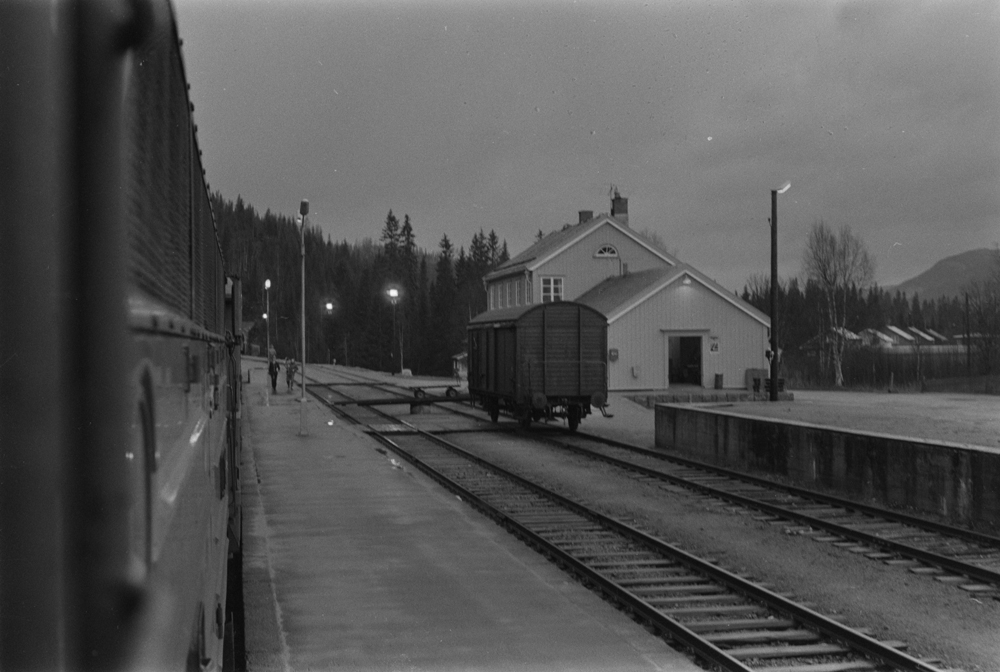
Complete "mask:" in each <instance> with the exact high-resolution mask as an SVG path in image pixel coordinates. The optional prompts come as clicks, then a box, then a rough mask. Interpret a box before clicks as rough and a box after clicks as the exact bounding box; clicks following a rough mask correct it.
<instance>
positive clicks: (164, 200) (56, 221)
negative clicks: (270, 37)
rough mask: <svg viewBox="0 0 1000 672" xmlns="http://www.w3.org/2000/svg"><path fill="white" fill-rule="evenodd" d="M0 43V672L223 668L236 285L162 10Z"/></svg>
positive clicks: (32, 13) (94, 11)
mask: <svg viewBox="0 0 1000 672" xmlns="http://www.w3.org/2000/svg"><path fill="white" fill-rule="evenodd" d="M126 5H127V6H126ZM0 26H3V27H4V28H5V29H6V28H8V27H9V30H7V31H6V32H5V33H4V35H3V38H2V39H0V64H3V67H0V91H3V92H5V93H4V99H3V104H0V128H2V129H4V131H3V132H4V133H5V136H4V142H0V171H3V179H0V203H3V208H2V211H3V214H4V217H5V219H4V221H3V224H2V225H0V315H2V316H3V317H2V318H0V484H2V486H0V556H2V558H0V670H21V669H41V670H49V669H52V670H116V669H120V670H221V669H233V666H234V665H238V664H240V661H241V656H240V654H239V637H240V636H239V634H238V632H239V625H238V623H239V613H240V609H241V606H240V605H241V604H242V603H241V590H242V584H241V582H240V574H239V572H240V568H241V546H240V544H241V538H242V537H241V516H240V490H239V483H240V480H239V459H240V444H239V440H240V425H239V422H240V416H239V411H240V406H239V400H240V362H239V352H238V345H239V339H238V338H237V335H238V334H239V333H240V332H241V330H242V325H241V321H240V314H241V305H240V284H239V281H238V279H236V278H230V279H229V281H228V282H227V279H226V275H225V263H224V262H225V260H224V259H223V256H222V250H221V248H220V244H219V237H218V231H217V230H216V225H215V220H214V216H213V213H212V209H211V205H210V200H209V191H208V185H207V184H206V182H205V177H204V173H203V170H202V164H201V159H200V152H199V150H198V143H197V135H196V130H197V129H196V127H195V125H194V121H193V117H192V110H193V107H192V104H191V101H190V100H189V98H188V86H187V81H186V77H185V74H184V64H183V59H182V56H181V52H180V40H179V38H178V35H177V27H176V22H175V21H174V15H173V9H172V7H171V5H170V4H169V2H168V1H167V0H151V1H149V2H140V3H131V4H129V3H121V2H115V1H113V0H88V1H87V2H58V3H39V2H13V3H11V2H0ZM8 90H9V91H17V94H16V95H13V96H10V95H7V94H6V92H7V91H8ZM8 221H9V222H10V225H8Z"/></svg>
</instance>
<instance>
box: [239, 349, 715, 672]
mask: <svg viewBox="0 0 1000 672" xmlns="http://www.w3.org/2000/svg"><path fill="white" fill-rule="evenodd" d="M249 369H253V370H252V371H251V372H250V373H251V378H250V379H251V381H252V382H251V383H250V384H247V385H245V388H244V391H245V406H244V415H243V420H244V421H243V432H244V455H243V470H242V485H243V493H244V494H243V498H244V499H243V503H244V516H245V518H244V539H245V545H244V570H243V571H244V604H245V611H246V652H247V668H248V670H250V671H251V672H261V671H264V670H268V671H270V670H282V671H285V670H327V669H334V668H341V669H351V670H362V671H364V670H373V671H374V670H379V671H382V670H505V671H507V670H510V671H519V670H524V671H528V670H532V671H533V670H583V671H586V670H666V671H672V672H687V671H692V672H693V671H694V670H698V669H700V668H698V667H697V666H695V665H694V663H693V662H691V661H690V660H689V659H688V658H687V657H685V656H684V655H682V654H680V653H679V652H677V651H675V650H674V649H672V648H670V647H669V646H668V645H667V644H666V643H665V642H664V641H663V640H661V639H659V638H658V637H654V636H652V635H651V634H649V633H648V632H647V631H646V630H645V629H644V628H642V627H641V626H640V625H638V624H637V623H635V622H633V621H632V620H630V619H629V618H628V617H627V616H625V615H624V614H622V613H621V612H619V611H618V610H616V609H615V608H614V607H612V606H611V605H610V604H608V603H607V602H604V601H603V600H602V599H600V598H599V597H597V596H596V595H595V594H593V593H591V592H590V591H588V590H586V589H585V588H583V587H582V586H581V585H579V584H578V583H576V582H575V581H574V580H573V579H572V578H570V577H569V576H568V575H566V574H565V573H563V572H562V571H561V570H559V569H558V568H557V567H555V566H554V565H552V564H550V563H549V562H547V561H546V560H545V559H544V558H542V557H541V556H540V555H538V554H537V553H535V552H534V551H532V550H531V549H530V548H528V547H527V546H525V545H524V544H522V543H521V542H520V541H518V540H517V539H516V538H514V537H513V536H511V535H509V534H508V533H507V532H505V531H504V530H502V529H501V528H500V527H498V526H496V525H495V524H494V523H493V522H492V521H490V520H488V519H486V518H485V517H483V516H481V515H480V514H479V513H477V512H476V511H475V510H473V509H472V508H471V507H470V506H468V505H466V504H464V503H463V502H461V501H460V500H458V499H457V498H456V497H455V496H454V495H452V494H450V493H448V492H446V491H445V490H444V489H443V488H441V487H440V486H438V485H437V484H436V483H434V482H433V481H431V480H430V479H429V478H427V477H425V476H424V475H423V474H421V473H420V472H418V471H416V470H415V469H413V468H412V467H411V466H410V465H409V464H406V463H402V462H401V461H400V460H399V458H397V457H396V456H394V455H393V454H392V453H391V452H388V451H386V450H385V449H384V448H382V446H381V445H380V444H378V443H377V442H376V441H374V440H373V439H372V438H370V437H368V436H367V435H365V434H364V433H363V432H362V431H361V430H360V429H358V428H356V427H353V426H350V425H347V424H346V423H344V422H342V421H340V420H338V419H335V418H334V417H333V416H332V414H331V413H330V412H329V411H328V410H327V409H325V408H323V407H322V406H320V405H319V404H317V403H315V402H310V403H306V404H305V413H304V418H305V428H306V431H307V435H306V436H300V435H299V428H300V409H301V404H300V402H299V401H298V396H297V395H296V394H295V393H289V392H287V391H286V390H284V389H283V388H284V385H283V384H279V387H278V393H277V394H273V393H271V390H270V386H269V385H268V384H267V383H266V381H267V376H266V374H265V371H264V365H263V363H262V362H258V361H253V360H249V361H246V362H244V380H246V375H247V371H248V370H249ZM279 383H284V380H283V376H282V379H281V380H279ZM642 410H645V409H642ZM649 432H650V433H652V426H651V424H650V427H649Z"/></svg>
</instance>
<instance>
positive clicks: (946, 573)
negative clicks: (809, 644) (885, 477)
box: [545, 434, 1000, 597]
mask: <svg viewBox="0 0 1000 672" xmlns="http://www.w3.org/2000/svg"><path fill="white" fill-rule="evenodd" d="M545 440H546V441H547V442H548V443H549V444H551V445H555V446H557V447H559V448H561V449H563V450H567V451H572V452H573V453H575V454H578V455H582V456H585V457H588V458H590V459H594V460H600V461H602V462H604V463H607V464H612V465H614V466H616V467H619V468H621V469H625V470H627V471H630V472H632V473H633V474H637V475H638V476H639V477H640V478H643V479H646V480H650V479H651V480H653V481H659V482H664V483H670V484H673V485H679V486H682V487H684V488H687V489H690V490H692V491H694V492H698V493H700V494H702V495H707V496H710V497H713V498H716V499H718V500H720V501H724V502H728V503H731V504H736V505H738V506H742V507H747V508H749V509H753V510H756V511H759V512H761V513H763V514H765V515H767V516H770V517H771V519H772V520H774V521H786V522H788V523H791V524H792V525H793V527H791V528H789V530H790V532H791V533H795V534H802V535H806V536H811V537H812V538H814V539H816V540H817V541H824V542H828V543H833V544H836V545H838V546H841V547H844V548H845V549H846V550H849V551H851V552H854V553H858V554H863V555H865V556H866V557H869V558H871V559H873V560H880V561H882V562H886V563H888V564H891V565H896V566H901V567H905V568H907V569H909V570H910V571H911V572H913V573H915V574H923V575H929V576H933V577H934V578H935V579H937V580H939V581H943V582H946V583H955V584H956V585H958V587H959V588H961V589H963V590H965V591H967V592H969V593H972V594H975V595H978V596H988V597H1000V538H997V537H993V536H990V535H986V534H981V533H978V532H974V531H972V530H966V529H963V528H956V527H952V526H949V525H944V524H941V523H936V522H934V521H929V520H925V519H923V518H917V517H915V516H909V515H906V514H903V513H899V512H896V511H889V510H886V509H881V508H878V507H872V506H866V505H864V504H860V503H857V502H852V501H849V500H845V499H842V498H838V497H834V496H830V495H824V494H821V493H817V492H814V491H810V490H805V489H802V488H796V487H794V486H788V485H783V484H778V483H774V482H772V481H768V480H766V479H760V478H755V477H753V476H749V475H747V474H742V473H739V472H734V471H730V470H727V469H723V468H720V467H715V466H712V465H707V464H703V463H700V462H697V461H694V460H689V459H686V458H682V457H677V456H673V455H667V454H664V453H663V452H662V451H655V450H649V449H645V448H640V447H638V446H632V445H628V444H624V443H620V442H616V441H612V440H609V439H605V438H602V437H597V436H591V435H583V434H581V435H578V436H575V437H573V438H571V439H563V438H559V439H556V438H553V437H551V436H548V437H546V438H545Z"/></svg>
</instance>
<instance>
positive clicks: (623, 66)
mask: <svg viewBox="0 0 1000 672" xmlns="http://www.w3.org/2000/svg"><path fill="white" fill-rule="evenodd" d="M177 15H178V23H179V29H180V35H181V38H182V39H183V40H184V46H183V50H184V57H185V62H186V67H187V74H188V79H189V81H190V83H191V87H192V98H193V101H194V104H195V108H196V109H195V121H196V123H197V124H198V127H199V140H200V145H201V149H202V150H203V152H204V163H205V168H206V170H207V174H208V180H209V182H210V184H211V186H212V188H213V189H218V190H220V191H221V192H222V194H223V195H224V196H225V197H227V198H230V199H233V200H235V199H236V196H237V195H242V197H243V199H244V200H245V201H247V202H249V203H251V204H252V205H253V206H255V207H256V208H258V209H259V210H260V211H264V210H267V209H270V210H272V211H275V212H281V213H285V214H289V215H291V214H294V212H295V211H296V210H297V207H298V202H299V200H300V199H302V198H308V199H309V200H310V203H311V207H312V213H311V214H312V223H313V224H315V225H318V226H320V227H322V229H323V230H324V231H325V232H327V233H329V234H330V235H331V236H332V237H333V238H334V240H345V239H346V240H348V241H355V240H359V239H362V238H365V237H372V238H377V237H378V234H379V231H380V229H381V226H382V223H383V222H384V220H385V216H386V214H387V212H388V211H389V209H390V208H392V210H393V211H394V212H395V213H396V214H397V215H398V216H399V218H400V219H402V216H403V214H404V213H406V214H409V215H410V218H411V221H412V222H413V226H414V229H415V232H416V235H417V243H418V245H420V246H421V247H424V248H426V249H436V247H437V244H438V241H439V240H440V239H441V236H442V234H447V235H448V237H449V238H450V239H451V240H452V242H453V243H454V244H455V247H456V249H457V248H458V246H459V245H465V246H466V247H467V246H468V244H469V241H470V240H471V237H472V234H473V232H475V231H478V230H479V229H480V228H482V229H484V230H486V231H489V230H490V229H494V230H496V232H497V234H498V235H499V236H500V237H501V238H503V239H506V240H507V243H508V246H509V248H510V252H511V254H512V255H513V254H517V253H518V252H520V251H521V250H523V249H524V248H526V247H527V246H529V245H530V244H531V243H532V242H533V239H534V236H535V233H536V232H537V231H538V230H539V229H542V230H543V231H546V232H548V231H551V230H553V229H556V228H559V227H560V226H561V225H562V224H563V223H566V222H573V221H576V219H577V214H576V213H577V211H578V210H594V211H596V212H607V211H608V210H609V209H610V207H609V200H608V190H609V185H611V184H615V185H617V187H618V188H619V190H620V191H621V193H622V195H623V196H626V197H627V198H628V199H629V215H630V220H631V224H632V227H633V228H635V229H637V230H639V231H643V230H649V231H655V232H656V233H658V234H659V236H660V237H661V238H662V239H663V240H664V241H665V242H666V244H667V245H668V247H670V248H672V249H673V250H675V251H676V252H677V253H678V254H679V256H680V258H681V260H682V261H685V262H687V263H690V264H692V265H693V266H695V267H696V268H699V269H700V270H702V271H704V272H705V273H707V274H708V275H710V276H712V277H714V278H715V279H716V280H718V281H719V282H721V283H722V284H723V285H725V286H727V287H730V288H732V289H740V288H742V286H743V284H744V282H745V281H746V278H747V277H748V276H749V275H750V274H752V273H767V272H769V271H768V269H769V263H770V262H769V259H770V257H769V254H770V251H769V250H770V247H769V245H770V239H769V235H768V225H767V218H768V217H769V216H770V189H772V188H776V187H778V186H780V185H781V184H782V183H783V182H784V181H786V180H791V182H792V187H791V190H789V191H788V193H786V194H784V195H783V196H780V197H779V204H778V231H779V244H778V247H779V255H780V258H779V265H780V273H781V275H782V276H788V275H801V268H802V263H801V262H802V253H803V247H804V243H805V239H806V235H807V233H808V230H809V227H810V226H811V225H812V224H813V222H815V221H816V220H818V219H820V218H822V219H823V220H825V221H826V222H827V223H828V224H830V225H831V226H833V227H835V228H836V227H840V226H841V225H844V224H848V225H850V226H851V227H852V228H853V229H854V231H855V232H856V233H857V234H859V235H860V236H861V237H862V238H863V239H864V241H865V242H866V243H867V244H868V247H869V249H870V250H871V252H873V253H874V255H875V256H876V258H877V263H878V270H877V280H878V282H879V283H880V284H883V285H887V284H894V283H897V282H901V281H903V280H905V279H907V278H909V277H912V276H914V275H916V274H918V273H920V272H922V271H924V270H926V269H927V268H928V267H930V266H931V265H932V264H933V263H934V262H935V261H937V260H938V259H941V258H943V257H946V256H949V255H952V254H956V253H959V252H964V251H966V250H969V249H974V248H977V247H990V246H993V245H994V244H995V243H997V242H1000V48H998V46H997V45H998V44H1000V3H998V2H997V1H995V0H994V1H992V2H966V1H964V0H963V1H954V2H928V3H919V2H914V1H912V0H905V1H900V2H873V1H869V0H865V1H862V2H812V1H809V2H807V1H804V0H803V1H801V2H767V1H754V2H712V1H703V0H698V1H697V2H694V1H692V2H662V1H653V0H650V1H649V2H618V1H616V2H571V1H560V2H555V1H543V2H537V1H531V0H520V1H517V2H514V1H499V2H490V1H485V0H479V1H464V2H456V1H454V0H447V1H445V0H437V1H433V2H430V1H426V0H412V1H407V2H384V1H380V0H375V1H373V2H365V1H361V0H356V1H351V2H336V1H322V0H309V1H305V0H295V1H292V2H289V1H288V0H275V1H274V2H267V1H265V0H178V1H177Z"/></svg>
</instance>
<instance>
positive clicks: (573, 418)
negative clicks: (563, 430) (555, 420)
mask: <svg viewBox="0 0 1000 672" xmlns="http://www.w3.org/2000/svg"><path fill="white" fill-rule="evenodd" d="M582 413H583V411H582V409H581V408H580V407H579V406H570V407H569V413H568V415H567V418H566V419H567V420H568V421H569V431H571V432H575V431H576V428H577V427H579V426H580V418H581V416H582Z"/></svg>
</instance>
